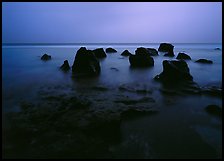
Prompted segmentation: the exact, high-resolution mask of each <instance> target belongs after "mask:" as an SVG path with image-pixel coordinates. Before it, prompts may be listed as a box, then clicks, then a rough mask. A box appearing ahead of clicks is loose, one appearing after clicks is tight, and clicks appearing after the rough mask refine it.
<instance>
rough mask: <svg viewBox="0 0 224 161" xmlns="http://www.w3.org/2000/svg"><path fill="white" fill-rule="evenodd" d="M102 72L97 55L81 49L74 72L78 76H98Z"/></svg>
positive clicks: (76, 58)
mask: <svg viewBox="0 0 224 161" xmlns="http://www.w3.org/2000/svg"><path fill="white" fill-rule="evenodd" d="M100 70H101V68H100V64H99V61H98V60H97V58H96V56H95V54H94V53H93V52H92V51H91V50H87V49H86V48H85V47H81V48H80V49H79V50H78V51H77V53H76V56H75V60H74V63H73V65H72V72H73V73H74V74H77V75H79V74H85V75H88V76H96V75H99V74H100Z"/></svg>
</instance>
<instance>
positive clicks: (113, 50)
mask: <svg viewBox="0 0 224 161" xmlns="http://www.w3.org/2000/svg"><path fill="white" fill-rule="evenodd" d="M106 52H107V53H116V52H117V50H115V49H113V48H106Z"/></svg>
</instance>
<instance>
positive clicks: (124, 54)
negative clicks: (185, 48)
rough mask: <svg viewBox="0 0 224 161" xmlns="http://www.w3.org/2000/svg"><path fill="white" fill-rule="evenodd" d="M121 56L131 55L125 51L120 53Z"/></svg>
mask: <svg viewBox="0 0 224 161" xmlns="http://www.w3.org/2000/svg"><path fill="white" fill-rule="evenodd" d="M121 55H122V56H130V55H131V53H130V52H129V51H128V50H125V51H123V52H122V53H121Z"/></svg>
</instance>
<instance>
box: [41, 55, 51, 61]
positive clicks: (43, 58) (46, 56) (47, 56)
mask: <svg viewBox="0 0 224 161" xmlns="http://www.w3.org/2000/svg"><path fill="white" fill-rule="evenodd" d="M50 59H51V56H50V55H47V54H44V55H43V56H42V57H41V60H50Z"/></svg>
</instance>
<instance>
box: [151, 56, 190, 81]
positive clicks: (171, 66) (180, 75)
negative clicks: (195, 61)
mask: <svg viewBox="0 0 224 161" xmlns="http://www.w3.org/2000/svg"><path fill="white" fill-rule="evenodd" d="M155 79H156V80H160V81H162V82H164V83H166V82H168V83H175V82H177V81H192V80H193V77H192V76H191V74H190V70H189V68H188V65H187V63H186V62H185V61H184V60H180V61H176V60H170V61H168V60H164V61H163V72H162V73H160V74H159V75H157V76H156V77H155Z"/></svg>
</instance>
